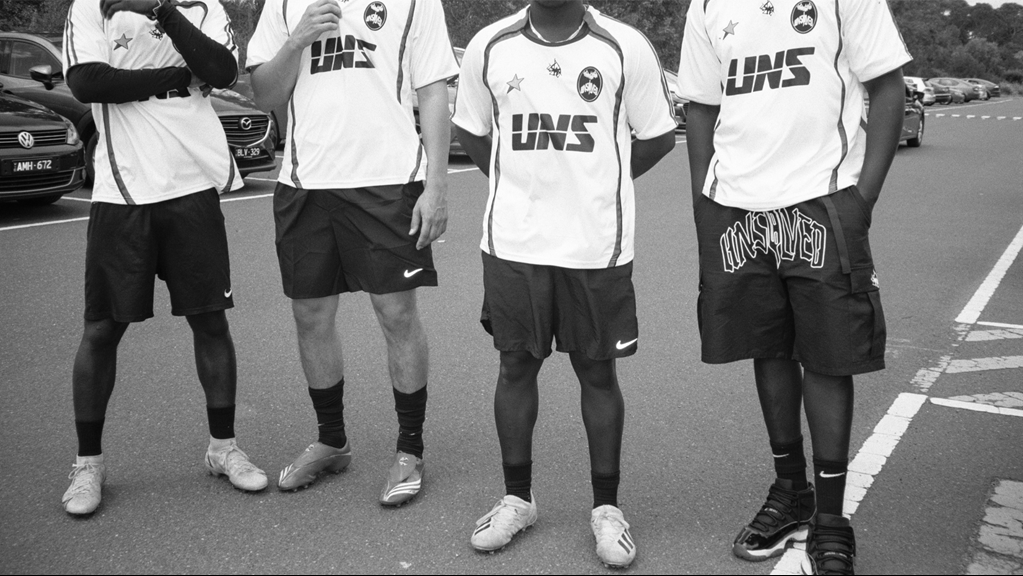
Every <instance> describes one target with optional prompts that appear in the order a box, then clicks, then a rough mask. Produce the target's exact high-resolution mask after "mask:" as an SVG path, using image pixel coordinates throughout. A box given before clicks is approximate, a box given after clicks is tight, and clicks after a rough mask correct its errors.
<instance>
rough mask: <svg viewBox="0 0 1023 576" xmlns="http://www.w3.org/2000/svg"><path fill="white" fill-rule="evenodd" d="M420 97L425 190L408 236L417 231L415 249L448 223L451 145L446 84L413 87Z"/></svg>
mask: <svg viewBox="0 0 1023 576" xmlns="http://www.w3.org/2000/svg"><path fill="white" fill-rule="evenodd" d="M416 94H417V95H418V96H419V125H420V127H421V128H422V132H423V146H424V147H425V148H426V160H427V172H426V189H425V190H423V194H422V196H420V197H419V200H418V201H417V202H416V207H415V209H414V210H413V212H412V228H411V229H410V230H409V235H410V236H411V235H414V234H416V233H418V234H419V239H418V240H417V241H416V249H417V250H422V249H423V248H425V247H427V246H429V245H430V243H432V242H433V241H434V240H436V239H437V238H440V235H441V234H443V233H444V231H445V230H446V229H447V226H448V201H447V195H448V153H449V152H450V148H451V125H450V123H449V117H450V112H449V110H448V85H447V81H446V80H438V81H437V82H434V83H433V84H428V85H426V86H423V87H422V88H419V89H417V90H416Z"/></svg>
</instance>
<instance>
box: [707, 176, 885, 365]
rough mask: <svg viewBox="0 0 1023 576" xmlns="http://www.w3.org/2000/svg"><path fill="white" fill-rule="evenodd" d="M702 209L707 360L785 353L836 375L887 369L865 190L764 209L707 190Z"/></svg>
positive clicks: (852, 189)
mask: <svg viewBox="0 0 1023 576" xmlns="http://www.w3.org/2000/svg"><path fill="white" fill-rule="evenodd" d="M695 215H696V229H697V236H698V238H699V244H700V298H699V304H698V319H699V324H700V336H701V337H702V340H703V361H704V362H707V363H710V364H720V363H725V362H733V361H736V360H744V359H749V358H762V359H763V358H783V359H791V360H798V361H799V362H800V363H801V364H802V365H803V367H804V368H806V369H807V370H810V371H812V372H817V373H819V374H825V375H831V376H848V375H853V374H862V373H865V372H873V371H875V370H881V369H883V368H884V352H885V321H884V312H883V311H882V309H881V298H880V292H879V285H880V284H879V282H878V278H877V274H876V273H875V272H874V261H873V258H872V257H871V253H870V243H869V240H868V230H869V228H870V208H869V207H868V206H867V203H866V200H864V199H863V196H862V195H861V194H860V192H859V190H857V189H856V188H855V187H850V188H846V189H844V190H840V191H838V192H836V193H835V194H832V195H830V196H825V197H822V198H815V199H813V200H808V201H806V202H802V203H800V204H797V205H795V206H791V207H789V208H783V209H780V210H771V211H766V212H748V211H746V210H742V209H739V208H729V207H726V206H722V205H720V204H718V203H716V202H714V201H713V200H710V199H709V198H707V197H705V196H703V195H700V196H699V197H698V199H697V201H696V205H695Z"/></svg>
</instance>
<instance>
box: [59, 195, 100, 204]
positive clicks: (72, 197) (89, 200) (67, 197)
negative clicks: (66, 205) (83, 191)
mask: <svg viewBox="0 0 1023 576" xmlns="http://www.w3.org/2000/svg"><path fill="white" fill-rule="evenodd" d="M60 199H61V200H74V201H75V202H88V203H90V204H92V198H75V197H74V196H61V197H60Z"/></svg>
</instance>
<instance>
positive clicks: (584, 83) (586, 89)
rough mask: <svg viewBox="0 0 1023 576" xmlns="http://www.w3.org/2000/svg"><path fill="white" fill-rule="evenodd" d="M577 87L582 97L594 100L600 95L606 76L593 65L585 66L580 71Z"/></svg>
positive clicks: (589, 100)
mask: <svg viewBox="0 0 1023 576" xmlns="http://www.w3.org/2000/svg"><path fill="white" fill-rule="evenodd" d="M576 88H577V89H578V90H579V97H580V98H582V99H583V100H585V101H587V102H593V101H595V100H596V99H597V98H599V97H600V92H601V91H602V90H603V89H604V77H603V76H601V74H600V70H597V69H596V68H594V67H593V66H590V67H588V68H584V69H583V71H582V72H580V73H579V79H578V80H577V81H576Z"/></svg>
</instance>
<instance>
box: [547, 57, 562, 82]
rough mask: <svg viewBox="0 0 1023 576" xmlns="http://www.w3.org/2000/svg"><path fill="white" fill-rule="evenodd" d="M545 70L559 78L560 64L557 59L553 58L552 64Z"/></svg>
mask: <svg viewBox="0 0 1023 576" xmlns="http://www.w3.org/2000/svg"><path fill="white" fill-rule="evenodd" d="M547 72H549V73H550V75H551V76H554V77H555V78H561V64H558V59H557V58H555V59H554V64H551V65H550V66H548V67H547Z"/></svg>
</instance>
